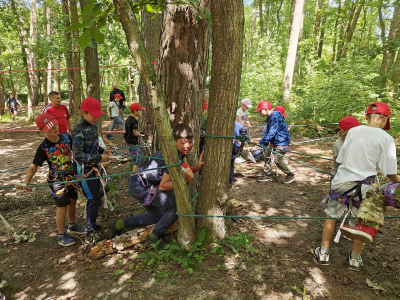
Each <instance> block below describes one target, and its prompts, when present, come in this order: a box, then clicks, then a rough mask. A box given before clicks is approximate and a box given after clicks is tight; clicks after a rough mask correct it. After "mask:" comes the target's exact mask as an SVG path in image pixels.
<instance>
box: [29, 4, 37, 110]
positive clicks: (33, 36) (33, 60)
mask: <svg viewBox="0 0 400 300" xmlns="http://www.w3.org/2000/svg"><path fill="white" fill-rule="evenodd" d="M37 44H38V30H37V12H36V0H31V20H30V39H29V46H30V48H31V49H30V51H29V56H28V61H30V64H31V70H37V69H38V67H39V62H38V59H37V56H36V53H35V52H34V51H33V49H34V48H35V47H36V46H37ZM29 77H30V81H31V88H32V104H33V105H38V102H39V80H38V75H37V74H36V72H29Z"/></svg>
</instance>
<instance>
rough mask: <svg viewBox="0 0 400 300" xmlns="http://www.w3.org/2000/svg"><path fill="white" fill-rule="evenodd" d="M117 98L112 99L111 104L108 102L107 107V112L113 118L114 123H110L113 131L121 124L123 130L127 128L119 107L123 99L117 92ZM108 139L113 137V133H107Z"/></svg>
mask: <svg viewBox="0 0 400 300" xmlns="http://www.w3.org/2000/svg"><path fill="white" fill-rule="evenodd" d="M114 98H115V100H114V101H111V102H110V104H108V107H107V112H108V117H109V118H111V120H113V121H112V123H111V125H110V129H109V130H110V131H113V130H114V128H115V127H117V126H120V127H121V129H122V130H125V123H124V121H122V119H121V118H120V116H119V107H118V104H117V103H118V102H120V100H121V99H122V97H121V95H120V94H116V95H115V96H114ZM106 137H107V138H108V139H113V137H112V135H111V134H110V133H109V134H107V135H106Z"/></svg>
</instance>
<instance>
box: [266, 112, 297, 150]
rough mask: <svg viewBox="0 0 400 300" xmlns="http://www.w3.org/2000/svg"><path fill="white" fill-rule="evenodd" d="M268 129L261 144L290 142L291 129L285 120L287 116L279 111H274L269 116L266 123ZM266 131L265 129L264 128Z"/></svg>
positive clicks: (278, 144)
mask: <svg viewBox="0 0 400 300" xmlns="http://www.w3.org/2000/svg"><path fill="white" fill-rule="evenodd" d="M265 126H266V128H267V130H266V131H265V135H264V136H263V138H262V139H261V140H260V144H261V145H263V144H268V143H270V144H271V145H276V146H286V145H289V142H290V133H289V129H288V127H287V125H286V122H285V117H284V116H282V114H281V113H280V112H279V111H273V112H272V113H271V114H270V115H269V116H268V118H267V122H266V123H265ZM263 131H264V130H263Z"/></svg>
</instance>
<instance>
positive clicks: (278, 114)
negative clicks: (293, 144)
mask: <svg viewBox="0 0 400 300" xmlns="http://www.w3.org/2000/svg"><path fill="white" fill-rule="evenodd" d="M257 111H259V112H260V114H261V115H262V116H264V117H267V122H266V124H265V127H266V128H264V130H263V132H265V135H264V136H263V138H262V139H261V140H260V145H264V146H268V144H270V145H269V147H271V148H273V151H274V152H275V153H273V154H272V151H271V150H270V149H266V150H265V151H264V155H265V163H264V174H263V175H261V177H260V178H258V179H257V181H258V182H268V181H272V180H273V178H272V163H273V162H274V163H275V165H276V166H277V167H278V168H279V169H280V170H281V171H282V172H283V173H285V174H286V178H285V179H284V180H283V183H284V184H288V183H292V182H293V181H295V180H296V177H294V174H293V173H292V172H291V171H290V169H289V167H288V166H287V165H286V163H285V162H284V161H283V156H282V155H284V154H285V153H286V151H287V150H289V143H290V139H291V138H290V133H289V129H288V126H287V124H286V122H285V118H286V113H285V108H284V107H283V106H276V107H275V110H274V111H272V109H271V103H269V102H267V101H261V102H260V103H259V104H258V108H257V109H256V110H255V111H254V112H257ZM279 154H282V155H279Z"/></svg>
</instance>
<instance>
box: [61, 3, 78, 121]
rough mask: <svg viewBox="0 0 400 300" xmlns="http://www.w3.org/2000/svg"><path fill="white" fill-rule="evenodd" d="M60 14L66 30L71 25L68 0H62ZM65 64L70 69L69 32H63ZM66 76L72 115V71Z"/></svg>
mask: <svg viewBox="0 0 400 300" xmlns="http://www.w3.org/2000/svg"><path fill="white" fill-rule="evenodd" d="M62 12H63V19H64V26H65V28H68V27H69V26H70V25H71V22H70V20H69V8H68V0H62ZM64 34H65V44H66V45H65V47H66V50H65V62H66V67H67V68H72V65H73V63H72V46H71V39H72V37H71V32H70V31H68V32H67V31H65V33H64ZM67 76H68V99H69V113H70V114H74V102H75V99H74V78H73V77H74V74H73V70H67Z"/></svg>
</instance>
